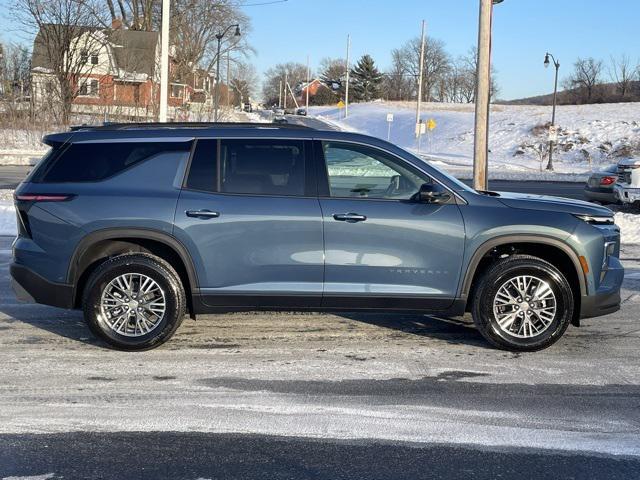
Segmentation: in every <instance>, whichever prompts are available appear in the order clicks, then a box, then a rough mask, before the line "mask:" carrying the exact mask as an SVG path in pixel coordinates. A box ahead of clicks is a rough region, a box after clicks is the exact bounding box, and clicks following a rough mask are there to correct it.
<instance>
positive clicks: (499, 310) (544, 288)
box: [493, 275, 557, 338]
mask: <svg viewBox="0 0 640 480" xmlns="http://www.w3.org/2000/svg"><path fill="white" fill-rule="evenodd" d="M556 311H557V302H556V295H555V293H554V292H553V289H552V288H551V286H550V285H549V283H548V282H546V281H544V280H542V279H540V278H538V277H535V276H533V275H519V276H517V277H513V278H510V279H509V280H507V281H506V282H504V283H503V284H502V285H501V286H500V288H499V289H498V292H497V293H496V295H495V297H494V299H493V314H494V316H495V319H496V322H497V324H498V328H500V330H502V331H503V332H504V333H506V334H508V335H510V336H512V337H516V338H533V337H537V336H538V335H540V334H541V333H543V332H544V331H546V330H547V329H548V328H549V326H550V325H551V323H553V319H554V318H555V316H556Z"/></svg>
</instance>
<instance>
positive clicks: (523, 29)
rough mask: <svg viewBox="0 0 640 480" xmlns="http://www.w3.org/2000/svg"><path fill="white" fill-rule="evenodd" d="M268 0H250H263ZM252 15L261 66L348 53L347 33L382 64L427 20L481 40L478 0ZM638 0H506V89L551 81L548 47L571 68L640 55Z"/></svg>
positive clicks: (502, 59)
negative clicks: (590, 59)
mask: <svg viewBox="0 0 640 480" xmlns="http://www.w3.org/2000/svg"><path fill="white" fill-rule="evenodd" d="M265 1H268V0H244V3H246V4H249V3H262V2H265ZM245 12H246V13H247V14H248V15H250V16H251V18H252V21H253V32H252V33H251V43H252V44H253V45H254V46H255V48H256V49H257V55H256V58H255V64H256V66H257V68H258V71H259V72H263V71H264V70H266V69H267V68H268V67H269V66H271V65H273V64H275V63H278V62H281V61H287V60H298V61H300V62H302V63H304V62H305V61H306V56H307V54H308V55H310V57H311V62H312V65H316V64H317V62H319V60H320V59H321V58H322V57H326V56H331V57H336V56H344V54H345V48H346V36H347V33H350V34H351V39H352V54H353V56H354V57H358V56H360V55H362V54H364V53H369V54H370V55H372V56H373V58H374V59H375V60H376V62H377V63H378V64H379V66H380V67H382V68H383V69H384V68H386V67H387V66H388V65H389V64H390V59H391V57H390V52H391V50H392V49H393V48H395V47H398V46H400V45H402V44H403V43H404V42H405V41H406V40H408V39H410V38H411V37H414V36H418V35H419V34H420V22H421V20H422V19H425V20H426V21H427V31H428V34H429V35H430V36H433V37H436V38H439V39H441V40H442V41H444V42H445V44H446V46H447V49H448V50H449V52H450V53H451V54H452V55H454V56H457V55H459V54H464V53H466V52H467V50H468V49H469V47H470V46H472V45H473V44H475V43H476V41H477V22H478V1H477V0H393V1H389V0H288V1H287V2H284V3H280V4H272V5H264V6H251V7H249V6H248V7H245ZM639 22H640V0H609V1H602V0H504V2H503V3H502V4H500V5H497V6H496V7H495V10H494V20H493V33H494V36H493V63H494V65H495V67H496V69H497V70H498V82H499V84H500V88H501V95H500V96H501V97H502V98H504V99H511V98H518V97H523V96H529V95H537V94H541V93H548V92H549V91H550V90H552V89H553V83H552V82H553V78H552V72H551V70H545V69H544V67H543V65H542V62H543V59H544V54H545V52H546V51H547V50H549V51H550V52H551V53H553V54H554V55H555V56H556V58H557V59H558V60H559V61H560V63H561V68H560V72H561V76H562V74H563V73H564V74H567V73H568V72H569V70H570V68H571V65H572V63H573V62H574V61H575V59H576V58H577V57H580V56H583V57H584V56H594V57H596V58H601V59H603V60H606V61H607V62H608V60H609V57H610V56H611V55H612V54H613V55H621V54H622V53H627V54H628V55H629V56H630V57H631V59H632V60H633V61H634V62H639V61H640V35H638V24H639Z"/></svg>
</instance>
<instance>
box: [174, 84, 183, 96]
mask: <svg viewBox="0 0 640 480" xmlns="http://www.w3.org/2000/svg"><path fill="white" fill-rule="evenodd" d="M171 97H173V98H181V97H182V85H171Z"/></svg>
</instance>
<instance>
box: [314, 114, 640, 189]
mask: <svg viewBox="0 0 640 480" xmlns="http://www.w3.org/2000/svg"><path fill="white" fill-rule="evenodd" d="M309 110H310V112H309V113H310V114H313V115H316V116H318V117H320V118H321V119H323V120H325V121H328V122H330V123H332V124H334V125H336V126H338V127H339V128H341V129H344V130H348V131H357V132H361V133H365V134H368V135H372V136H376V137H379V138H383V139H387V133H388V123H387V121H386V120H387V113H393V114H394V121H393V122H392V124H391V133H390V137H389V138H390V141H391V142H393V143H395V144H397V145H399V146H401V147H403V148H406V149H409V150H411V151H413V152H414V153H418V150H419V151H420V153H421V154H422V155H423V156H426V157H428V159H429V160H430V161H431V162H432V163H434V164H435V165H437V166H439V167H443V168H445V169H446V170H448V171H450V172H452V173H454V174H455V175H457V176H461V177H464V176H467V175H468V174H469V173H470V172H471V168H472V163H473V137H474V136H473V121H474V106H473V105H472V104H447V103H426V104H423V109H422V112H423V113H422V119H423V120H428V119H431V118H432V119H434V120H435V121H436V124H437V125H436V128H435V129H434V130H433V131H432V132H431V133H429V134H426V135H424V136H423V137H422V140H421V145H420V146H419V145H418V142H417V140H416V138H415V135H414V124H415V103H413V102H381V101H378V102H371V103H360V104H352V105H350V106H349V117H348V118H347V119H344V118H342V116H343V113H344V111H343V110H339V109H338V108H335V107H312V108H310V109H309ZM550 116H551V109H550V108H549V107H540V106H520V105H493V106H492V108H491V116H490V122H491V124H490V136H489V148H490V153H489V174H490V177H491V178H495V179H498V178H501V179H506V180H511V179H523V178H524V179H532V180H533V179H539V180H562V181H584V180H585V179H586V177H587V176H588V174H589V172H590V171H592V170H597V169H600V168H602V167H603V166H605V165H608V164H611V163H616V162H617V160H618V159H620V158H625V157H627V156H629V155H633V154H635V155H640V103H619V104H600V105H571V106H560V107H558V111H557V116H556V123H557V125H558V127H559V134H558V140H557V143H558V146H557V149H556V151H555V154H554V165H555V173H551V172H541V167H543V168H544V167H545V166H546V159H545V160H544V163H543V165H541V162H540V160H539V158H538V157H537V156H536V154H535V152H534V148H533V147H534V146H536V145H540V144H545V143H546V142H547V135H546V133H544V132H545V131H546V130H544V129H542V128H539V129H538V131H537V132H534V131H532V130H533V128H534V127H537V126H540V125H544V124H545V123H546V122H548V121H549V120H550ZM589 159H590V161H589Z"/></svg>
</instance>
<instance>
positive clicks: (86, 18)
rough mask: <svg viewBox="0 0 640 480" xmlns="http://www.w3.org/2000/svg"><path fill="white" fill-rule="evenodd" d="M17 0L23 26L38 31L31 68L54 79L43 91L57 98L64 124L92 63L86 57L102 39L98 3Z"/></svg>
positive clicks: (60, 117)
mask: <svg viewBox="0 0 640 480" xmlns="http://www.w3.org/2000/svg"><path fill="white" fill-rule="evenodd" d="M16 1H17V3H16V7H17V11H18V14H19V18H20V20H21V22H22V25H23V26H24V28H25V30H27V31H28V32H30V33H33V32H37V34H36V37H35V41H34V53H35V54H34V65H33V69H34V72H36V73H38V74H40V75H42V77H43V79H44V78H52V79H53V82H51V83H46V85H47V92H46V94H47V96H49V98H55V99H56V100H57V101H58V103H59V106H60V108H59V111H58V113H59V120H60V121H61V122H62V124H64V125H67V124H68V123H69V119H70V114H71V105H72V103H73V100H74V99H75V98H76V97H77V95H78V93H79V89H78V80H79V79H80V78H81V76H86V75H88V74H90V71H91V69H92V63H91V62H90V61H89V58H90V56H91V55H92V54H93V52H95V51H97V50H99V49H100V48H101V47H102V46H103V45H104V42H105V35H104V33H103V32H102V30H101V27H102V25H103V24H104V17H101V15H99V12H100V8H99V7H100V4H96V3H91V2H92V1H94V0H85V1H76V0H16ZM95 1H96V2H97V1H98V0H95ZM46 82H49V80H46Z"/></svg>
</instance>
